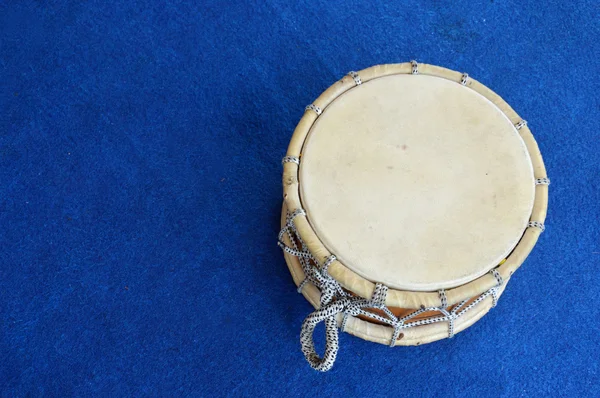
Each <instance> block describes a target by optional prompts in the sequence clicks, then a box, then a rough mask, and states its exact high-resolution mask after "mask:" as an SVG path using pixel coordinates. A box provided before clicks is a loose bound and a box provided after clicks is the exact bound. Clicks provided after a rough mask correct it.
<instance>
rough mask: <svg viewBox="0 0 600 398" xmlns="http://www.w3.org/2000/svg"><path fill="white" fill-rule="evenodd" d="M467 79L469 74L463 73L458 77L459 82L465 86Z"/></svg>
mask: <svg viewBox="0 0 600 398" xmlns="http://www.w3.org/2000/svg"><path fill="white" fill-rule="evenodd" d="M468 81H469V74H468V73H463V74H462V77H461V78H460V84H461V85H463V86H466V85H467V82H468Z"/></svg>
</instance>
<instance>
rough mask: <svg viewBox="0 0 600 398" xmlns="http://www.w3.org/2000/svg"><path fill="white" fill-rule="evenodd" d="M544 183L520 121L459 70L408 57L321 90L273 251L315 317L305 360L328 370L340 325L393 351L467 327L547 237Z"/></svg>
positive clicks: (300, 132)
mask: <svg viewBox="0 0 600 398" xmlns="http://www.w3.org/2000/svg"><path fill="white" fill-rule="evenodd" d="M549 183H550V181H549V179H548V178H547V176H546V171H545V168H544V163H543V161H542V157H541V155H540V151H539V149H538V146H537V144H536V142H535V140H534V138H533V136H532V134H531V131H530V130H529V127H528V125H527V123H526V122H525V120H523V119H521V117H519V115H517V113H516V112H515V111H514V110H513V109H512V108H511V107H510V106H509V105H508V104H507V103H506V102H504V101H503V100H502V98H500V97H499V96H498V95H497V94H495V93H494V92H493V91H491V90H490V89H488V88H487V87H485V86H484V85H483V84H481V83H479V82H477V81H476V80H474V79H472V78H471V77H469V76H468V75H467V74H466V73H460V72H455V71H452V70H449V69H445V68H441V67H438V66H434V65H427V64H417V63H416V62H415V61H412V62H410V63H402V64H392V65H379V66H374V67H371V68H367V69H364V70H362V71H360V72H350V73H349V74H348V75H347V76H345V77H344V78H343V79H341V80H340V81H338V82H336V83H335V84H334V85H332V86H331V87H329V88H328V89H327V90H326V91H325V92H324V93H323V94H322V95H321V96H319V97H318V98H317V99H316V100H315V101H314V102H313V103H312V104H310V105H308V106H307V107H306V110H305V113H304V116H303V117H302V119H301V120H300V122H299V123H298V126H297V127H296V129H295V131H294V134H293V136H292V139H291V142H290V145H289V148H288V151H287V155H286V156H285V157H284V158H283V198H284V204H283V212H282V221H281V223H282V229H281V232H280V234H279V242H278V244H279V246H280V247H281V248H282V249H283V250H284V256H285V261H286V263H287V265H288V267H289V270H290V272H291V274H292V277H293V280H294V282H295V284H296V285H297V287H298V291H299V292H301V293H302V294H303V295H304V297H306V299H307V300H308V301H309V302H310V303H311V304H312V305H313V306H314V307H315V309H316V310H315V311H314V312H313V313H312V314H310V315H309V316H308V317H307V318H306V320H305V321H304V323H303V324H302V329H301V333H300V341H301V347H302V351H303V353H304V356H305V357H306V359H307V361H308V362H309V363H310V365H311V366H312V367H313V368H314V369H316V370H319V371H327V370H329V369H330V368H331V367H332V365H333V363H334V361H335V358H336V355H337V352H338V328H339V329H341V330H342V331H345V332H348V333H350V334H352V335H354V336H357V337H360V338H363V339H366V340H369V341H372V342H376V343H381V344H387V345H390V346H392V347H393V346H406V345H419V344H425V343H430V342H433V341H436V340H440V339H443V338H451V337H453V336H454V335H455V334H456V333H458V332H461V331H463V330H464V329H466V328H468V327H469V326H471V325H473V324H474V323H475V322H477V320H479V319H480V318H481V317H482V316H483V315H485V314H486V313H487V312H488V311H489V310H490V308H492V307H494V306H496V304H497V302H498V299H499V297H500V295H501V294H502V292H503V291H504V289H505V288H506V284H507V283H508V281H509V279H510V277H511V276H512V275H513V272H514V271H515V270H516V269H517V268H519V266H520V265H521V264H522V263H523V261H524V260H525V258H526V257H527V256H528V254H529V253H530V251H531V250H532V248H533V246H534V245H535V243H536V241H537V239H538V237H539V235H540V234H541V233H542V232H543V231H544V219H545V217H546V208H547V202H548V185H549ZM320 322H324V323H325V329H326V346H325V352H324V354H323V355H322V356H320V355H319V354H318V353H317V352H316V351H315V345H314V341H313V332H314V329H315V326H316V325H318V324H319V323H320Z"/></svg>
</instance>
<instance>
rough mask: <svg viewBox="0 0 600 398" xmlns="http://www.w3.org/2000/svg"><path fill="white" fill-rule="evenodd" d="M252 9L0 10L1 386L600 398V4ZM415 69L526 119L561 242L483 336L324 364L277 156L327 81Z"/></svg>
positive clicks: (41, 390)
mask: <svg viewBox="0 0 600 398" xmlns="http://www.w3.org/2000/svg"><path fill="white" fill-rule="evenodd" d="M241 3H242V2H218V1H205V2H199V3H198V4H191V3H190V2H185V1H176V0H174V1H147V2H142V1H114V0H103V1H98V0H93V1H84V2H67V1H48V2H34V1H13V2H2V3H0V260H1V266H0V322H1V323H0V328H1V333H0V354H1V357H0V358H1V360H0V386H1V391H2V394H1V395H2V396H6V397H12V396H15V397H36V396H56V397H66V396H111V397H117V396H169V397H170V396H205V397H214V396H309V397H315V396H334V395H336V396H344V397H366V396H388V395H389V396H393V395H400V396H403V395H407V394H412V395H417V396H431V397H441V396H461V397H465V396H470V397H481V396H505V397H514V396H542V395H543V396H599V394H600V389H599V385H598V380H599V379H600V375H599V365H598V361H599V358H600V342H599V337H600V321H599V320H600V306H599V305H598V298H599V297H600V272H599V266H600V227H599V222H600V194H599V192H600V183H599V181H600V178H599V177H600V123H599V117H598V115H599V110H600V102H599V96H598V92H599V91H600V84H599V81H600V80H599V76H600V64H599V54H600V44H599V43H600V40H599V38H600V23H599V20H598V14H599V12H600V7H599V6H598V2H597V0H589V1H578V2H564V1H548V2H540V1H516V0H511V1H503V0H486V1H475V2H469V1H457V2H452V4H451V5H450V3H448V2H441V1H440V2H438V1H425V2H422V3H418V2H417V3H416V2H399V1H396V2H385V1H372V2H365V3H359V2H356V1H347V2H326V1H321V0H315V1H301V2H292V1H266V2H255V3H254V4H250V2H247V3H246V4H241ZM412 58H415V59H417V60H419V61H421V62H427V63H432V64H437V65H443V66H446V67H448V68H451V69H455V70H460V71H466V72H468V73H469V74H470V75H471V76H473V77H474V78H476V79H478V80H480V81H482V82H483V83H484V84H486V85H488V86H489V87H491V88H492V89H493V90H495V91H496V92H497V93H499V94H500V95H501V96H503V97H504V98H505V99H506V100H507V101H508V102H509V103H510V104H511V105H512V106H513V107H514V108H515V109H516V110H517V112H519V113H520V114H521V115H523V117H524V118H526V119H527V120H528V121H529V124H530V126H531V129H532V131H533V132H534V134H535V136H536V138H537V140H538V142H539V145H540V148H541V150H542V153H543V155H544V157H545V162H546V166H547V169H548V175H549V176H550V177H551V179H552V182H553V184H552V186H551V189H550V209H549V216H548V219H547V222H546V224H547V230H546V232H545V233H544V234H543V235H542V237H541V239H540V241H539V244H538V245H537V247H536V248H535V250H534V251H533V253H532V254H531V256H530V257H529V259H528V260H527V262H526V263H525V265H524V266H523V267H522V268H521V269H520V270H519V271H518V272H517V273H516V274H515V277H514V278H513V279H512V281H511V283H510V284H509V286H508V289H507V290H506V292H505V294H504V295H503V297H502V299H501V300H500V303H499V306H498V307H497V308H496V309H494V310H493V311H492V313H490V315H489V316H487V317H485V318H484V319H483V320H482V321H481V322H479V323H477V324H476V325H475V326H474V327H472V328H471V329H470V330H468V331H466V332H464V333H461V334H459V335H457V337H456V338H454V339H452V340H446V341H442V342H439V343H436V344H433V345H426V346H421V347H411V348H400V349H398V348H396V349H390V348H388V347H385V346H381V345H377V344H372V343H368V342H365V341H362V340H360V339H357V338H354V337H352V336H349V335H347V334H344V335H342V336H341V343H342V348H341V351H340V354H339V356H338V362H337V363H336V366H335V367H334V369H333V370H332V371H331V372H329V373H327V374H320V373H317V372H315V371H313V370H311V369H310V367H309V366H308V365H307V364H306V363H305V361H304V358H303V356H302V354H301V352H300V349H299V341H298V339H299V328H300V324H301V322H302V320H303V318H304V317H305V315H306V314H307V313H308V312H309V311H310V310H311V307H310V305H309V304H308V303H307V302H306V301H305V300H304V298H303V297H302V296H301V295H298V294H297V293H296V292H295V290H294V286H293V284H292V280H291V277H290V276H289V273H288V270H287V268H286V266H285V263H284V261H283V257H282V254H281V251H280V249H279V248H278V247H277V246H276V244H275V241H276V234H277V232H278V219H279V211H280V206H281V184H280V175H281V166H280V159H281V157H282V156H283V155H284V153H285V150H286V147H287V144H288V142H289V139H290V137H291V133H292V131H293V129H294V126H295V124H296V123H297V122H298V120H299V119H300V117H301V116H302V114H303V108H304V106H305V105H306V104H308V103H310V102H311V101H312V100H313V99H314V98H315V97H316V96H318V95H319V94H320V93H321V92H322V91H323V90H324V89H325V88H326V87H328V86H329V85H330V84H331V83H333V82H334V81H335V80H337V79H339V78H340V77H342V76H343V75H344V74H345V73H346V72H348V71H349V70H359V69H362V68H365V67H368V66H371V65H373V64H380V63H390V62H405V61H407V60H410V59H412ZM321 331H322V330H321ZM320 344H321V345H322V339H321V343H320Z"/></svg>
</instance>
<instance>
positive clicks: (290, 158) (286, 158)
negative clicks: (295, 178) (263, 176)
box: [281, 156, 300, 165]
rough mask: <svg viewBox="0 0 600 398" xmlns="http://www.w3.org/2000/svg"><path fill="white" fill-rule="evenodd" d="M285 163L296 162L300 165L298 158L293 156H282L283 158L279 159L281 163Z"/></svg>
mask: <svg viewBox="0 0 600 398" xmlns="http://www.w3.org/2000/svg"><path fill="white" fill-rule="evenodd" d="M286 163H296V164H297V165H300V159H299V158H297V157H295V156H284V157H283V159H281V164H286Z"/></svg>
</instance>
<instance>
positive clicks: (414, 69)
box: [410, 59, 419, 75]
mask: <svg viewBox="0 0 600 398" xmlns="http://www.w3.org/2000/svg"><path fill="white" fill-rule="evenodd" d="M410 65H411V67H412V68H411V71H410V73H411V74H413V75H418V74H419V64H418V62H417V61H415V60H414V59H413V60H412V61H410Z"/></svg>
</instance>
